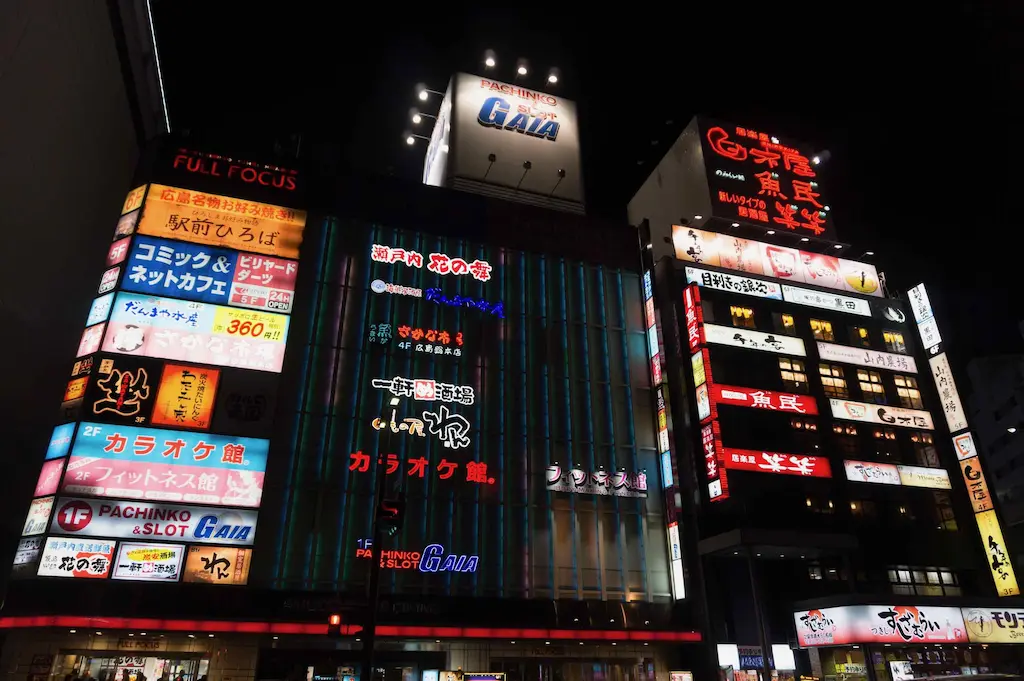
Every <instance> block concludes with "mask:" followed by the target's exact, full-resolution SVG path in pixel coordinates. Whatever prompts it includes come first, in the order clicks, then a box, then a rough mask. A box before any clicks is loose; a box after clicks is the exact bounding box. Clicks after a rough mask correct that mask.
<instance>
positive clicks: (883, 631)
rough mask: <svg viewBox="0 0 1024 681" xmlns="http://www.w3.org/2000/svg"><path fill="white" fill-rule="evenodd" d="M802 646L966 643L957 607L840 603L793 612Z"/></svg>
mask: <svg viewBox="0 0 1024 681" xmlns="http://www.w3.org/2000/svg"><path fill="white" fill-rule="evenodd" d="M793 620H794V621H795V622H796V634H797V641H798V642H799V644H800V646H801V647H802V648H813V647H815V646H832V645H844V644H849V643H901V644H902V643H967V628H966V627H965V626H964V620H963V617H962V616H961V615H960V610H959V609H958V608H948V607H942V606H931V605H929V606H924V605H844V606H840V607H837V608H818V609H814V610H802V611H798V612H795V613H793Z"/></svg>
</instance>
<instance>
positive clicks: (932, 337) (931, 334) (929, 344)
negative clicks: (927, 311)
mask: <svg viewBox="0 0 1024 681" xmlns="http://www.w3.org/2000/svg"><path fill="white" fill-rule="evenodd" d="M917 333H918V335H919V336H921V345H922V346H923V347H924V349H925V352H931V351H932V348H934V347H935V346H936V345H938V344H939V343H941V342H942V336H941V335H940V334H939V323H938V322H936V321H935V317H932V318H931V319H929V320H927V321H924V322H921V323H920V324H918V325H917Z"/></svg>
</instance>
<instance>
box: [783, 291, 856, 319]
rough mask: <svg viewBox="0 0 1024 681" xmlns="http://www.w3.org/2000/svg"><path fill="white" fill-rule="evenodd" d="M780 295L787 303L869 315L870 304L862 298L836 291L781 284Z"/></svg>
mask: <svg viewBox="0 0 1024 681" xmlns="http://www.w3.org/2000/svg"><path fill="white" fill-rule="evenodd" d="M782 297H783V298H784V299H785V300H786V302H789V303H796V304H797V305H806V306H808V307H817V308H821V309H822V310H832V311H834V312H846V313H847V314H856V315H860V316H861V317H870V316H871V305H870V304H869V303H868V301H866V300H864V299H863V298H852V297H850V296H841V295H839V294H838V293H827V292H825V291H814V290H811V289H809V288H800V287H799V286H790V285H789V284H783V285H782Z"/></svg>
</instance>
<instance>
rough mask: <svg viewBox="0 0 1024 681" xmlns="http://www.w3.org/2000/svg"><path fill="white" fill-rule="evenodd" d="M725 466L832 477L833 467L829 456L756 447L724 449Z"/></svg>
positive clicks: (745, 469)
mask: <svg viewBox="0 0 1024 681" xmlns="http://www.w3.org/2000/svg"><path fill="white" fill-rule="evenodd" d="M724 459H725V467H726V468H728V469H730V470H739V471H756V472H758V473H781V474H783V475H801V476H810V477H814V478H831V477H832V468H831V466H829V463H828V457H824V456H809V455H807V454H781V453H779V452H761V451H757V450H754V449H732V448H729V447H726V448H725V450H724Z"/></svg>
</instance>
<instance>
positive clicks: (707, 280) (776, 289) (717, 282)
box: [686, 267, 782, 300]
mask: <svg viewBox="0 0 1024 681" xmlns="http://www.w3.org/2000/svg"><path fill="white" fill-rule="evenodd" d="M686 281H687V282H689V283H691V284H697V285H699V286H703V287H704V288H713V289H717V290H719V291H729V292H730V293H741V294H743V295H745V296H754V297H756V298H769V299H771V300H782V287H781V286H780V285H779V284H776V283H775V282H773V281H764V280H763V279H752V278H751V277H741V276H739V275H736V274H724V273H722V272H712V271H710V270H702V269H698V268H696V267H687V268H686Z"/></svg>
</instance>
